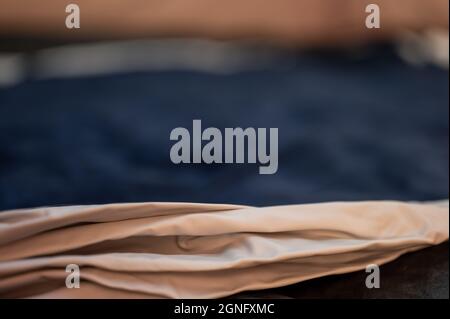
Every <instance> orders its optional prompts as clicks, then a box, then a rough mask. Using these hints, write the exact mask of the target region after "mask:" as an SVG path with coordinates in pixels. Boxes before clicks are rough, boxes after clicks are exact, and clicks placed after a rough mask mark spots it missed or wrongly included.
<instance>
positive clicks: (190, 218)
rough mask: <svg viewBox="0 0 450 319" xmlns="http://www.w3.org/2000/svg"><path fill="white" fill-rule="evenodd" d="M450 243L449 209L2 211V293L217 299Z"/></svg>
mask: <svg viewBox="0 0 450 319" xmlns="http://www.w3.org/2000/svg"><path fill="white" fill-rule="evenodd" d="M448 236H449V209H448V202H445V203H444V204H420V203H402V202H394V201H368V202H332V203H320V204H307V205H291V206H274V207H262V208H256V207H246V206H235V205H214V204H191V203H135V204H111V205H96V206H71V207H54V208H37V209H25V210H14V211H6V212H0V297H32V298H215V297H223V296H228V295H231V294H234V293H237V292H240V291H243V290H254V289H264V288H271V287H278V286H283V285H288V284H292V283H296V282H301V281H304V280H308V279H312V278H316V277H321V276H326V275H330V274H340V273H346V272H351V271H358V270H360V271H363V269H365V267H366V266H367V265H369V264H373V263H375V264H378V265H381V264H384V263H386V262H389V261H391V260H393V259H395V258H397V257H399V256H400V255H402V254H404V253H406V252H409V251H414V250H418V249H421V248H425V247H427V246H430V245H435V244H439V243H441V242H443V241H446V240H448ZM68 264H77V265H79V266H80V270H81V287H80V288H78V289H77V288H72V289H69V288H66V286H65V279H66V276H67V275H68V273H66V272H65V268H66V265H68ZM361 284H364V283H361Z"/></svg>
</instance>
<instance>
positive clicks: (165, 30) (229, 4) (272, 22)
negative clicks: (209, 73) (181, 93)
mask: <svg viewBox="0 0 450 319" xmlns="http://www.w3.org/2000/svg"><path fill="white" fill-rule="evenodd" d="M70 3H76V4H78V5H79V7H80V11H81V28H80V29H72V30H69V29H67V28H66V26H65V18H66V16H67V15H68V14H67V13H66V12H65V7H66V6H67V5H68V4H70ZM370 3H376V4H378V5H379V6H380V11H381V28H380V29H367V28H366V27H365V19H366V16H367V15H368V13H366V12H365V8H366V6H367V5H368V4H370ZM0 6H1V10H0V37H3V38H15V37H19V38H20V37H26V38H33V37H34V38H36V37H37V38H52V39H54V38H59V39H60V38H63V39H69V40H81V39H91V40H93V39H112V38H137V37H208V38H218V39H246V40H264V41H268V42H272V43H279V44H288V45H300V46H323V45H325V46H327V45H336V44H344V45H345V44H349V43H360V42H366V41H369V40H376V39H387V38H395V37H397V35H398V34H400V33H402V32H403V31H405V30H421V29H425V28H432V27H438V28H439V27H444V28H448V6H449V2H448V0H427V1H424V0H395V1H393V0H377V1H372V0H367V1H366V0H365V1H361V0H342V1H335V0H277V1H275V0H271V1H263V0H228V1H223V2H220V3H219V2H216V1H211V0H128V1H120V0H76V1H75V0H74V1H56V0H27V1H25V0H0Z"/></svg>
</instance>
